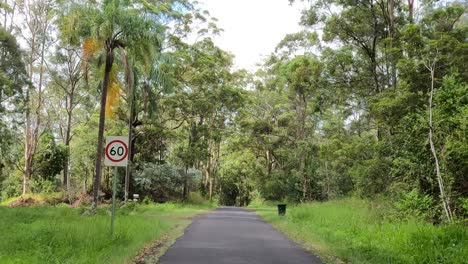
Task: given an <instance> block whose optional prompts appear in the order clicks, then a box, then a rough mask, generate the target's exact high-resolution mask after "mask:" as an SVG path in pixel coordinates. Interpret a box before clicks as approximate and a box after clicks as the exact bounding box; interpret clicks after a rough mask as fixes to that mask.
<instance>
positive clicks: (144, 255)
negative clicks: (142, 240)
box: [132, 235, 169, 264]
mask: <svg viewBox="0 0 468 264" xmlns="http://www.w3.org/2000/svg"><path fill="white" fill-rule="evenodd" d="M167 241H169V236H168V235H163V236H162V237H161V238H160V239H158V240H156V241H154V242H153V243H151V244H150V245H148V246H146V247H145V248H144V249H143V250H142V251H141V252H140V254H138V256H136V257H135V259H134V260H133V262H132V263H133V264H146V263H152V262H153V261H154V257H155V256H157V255H159V253H160V251H161V249H162V247H163V245H164V244H165V243H167Z"/></svg>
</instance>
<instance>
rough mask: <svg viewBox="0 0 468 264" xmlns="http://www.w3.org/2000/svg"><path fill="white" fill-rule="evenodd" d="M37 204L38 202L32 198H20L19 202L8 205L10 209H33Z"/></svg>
mask: <svg viewBox="0 0 468 264" xmlns="http://www.w3.org/2000/svg"><path fill="white" fill-rule="evenodd" d="M37 204H38V203H37V201H36V200H34V199H33V198H31V197H22V198H19V199H18V200H15V201H13V202H11V203H9V204H7V206H9V207H31V206H34V205H37Z"/></svg>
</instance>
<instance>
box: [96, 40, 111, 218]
mask: <svg viewBox="0 0 468 264" xmlns="http://www.w3.org/2000/svg"><path fill="white" fill-rule="evenodd" d="M108 45H110V44H108ZM113 64H114V50H113V49H112V47H108V48H107V54H106V66H105V69H104V80H103V84H102V92H101V109H100V112H99V131H98V142H97V150H96V169H95V172H96V175H95V177H94V186H93V192H94V193H93V195H94V201H93V209H94V210H95V209H96V208H97V206H98V203H99V186H100V185H101V174H102V172H101V161H102V150H103V140H104V124H105V121H106V101H107V88H108V86H109V74H110V72H111V70H112V65H113Z"/></svg>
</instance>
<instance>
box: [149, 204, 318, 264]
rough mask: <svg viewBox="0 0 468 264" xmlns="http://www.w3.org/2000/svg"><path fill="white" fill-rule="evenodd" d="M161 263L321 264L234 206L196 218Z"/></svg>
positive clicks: (252, 216)
mask: <svg viewBox="0 0 468 264" xmlns="http://www.w3.org/2000/svg"><path fill="white" fill-rule="evenodd" d="M158 263H160V264H197V263H200V264H201V263H203V264H227V263H232V264H241V263H265V264H272V263H278V264H280V263H281V264H285V263H299V264H302V263H308V264H322V262H321V261H320V260H319V258H318V257H316V256H314V255H312V254H310V253H309V252H307V251H306V250H305V249H303V248H301V247H300V246H299V245H297V244H295V243H294V242H292V241H290V240H289V239H288V238H286V237H285V236H284V235H283V234H281V233H280V232H278V231H276V230H275V229H274V228H273V227H272V226H271V225H269V224H267V223H265V222H264V221H263V220H262V219H260V217H258V216H257V215H256V214H255V213H253V212H250V211H247V210H244V209H240V208H233V207H222V208H218V209H216V210H215V211H212V212H210V213H208V214H205V215H203V216H200V217H197V218H195V219H194V221H193V223H192V224H191V225H190V226H189V227H188V228H187V230H185V234H184V235H183V236H182V237H180V238H179V239H178V240H177V241H176V242H175V243H174V245H172V246H171V247H170V248H169V250H168V251H167V252H166V254H165V255H164V256H162V257H161V258H160V260H159V262H158Z"/></svg>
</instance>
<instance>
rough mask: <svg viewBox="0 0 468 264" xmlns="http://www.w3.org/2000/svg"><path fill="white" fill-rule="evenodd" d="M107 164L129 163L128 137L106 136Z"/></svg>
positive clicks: (121, 164)
mask: <svg viewBox="0 0 468 264" xmlns="http://www.w3.org/2000/svg"><path fill="white" fill-rule="evenodd" d="M105 154H106V157H105V159H104V164H105V165H106V166H114V167H125V166H127V163H128V137H117V136H111V137H107V138H106V151H105Z"/></svg>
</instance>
